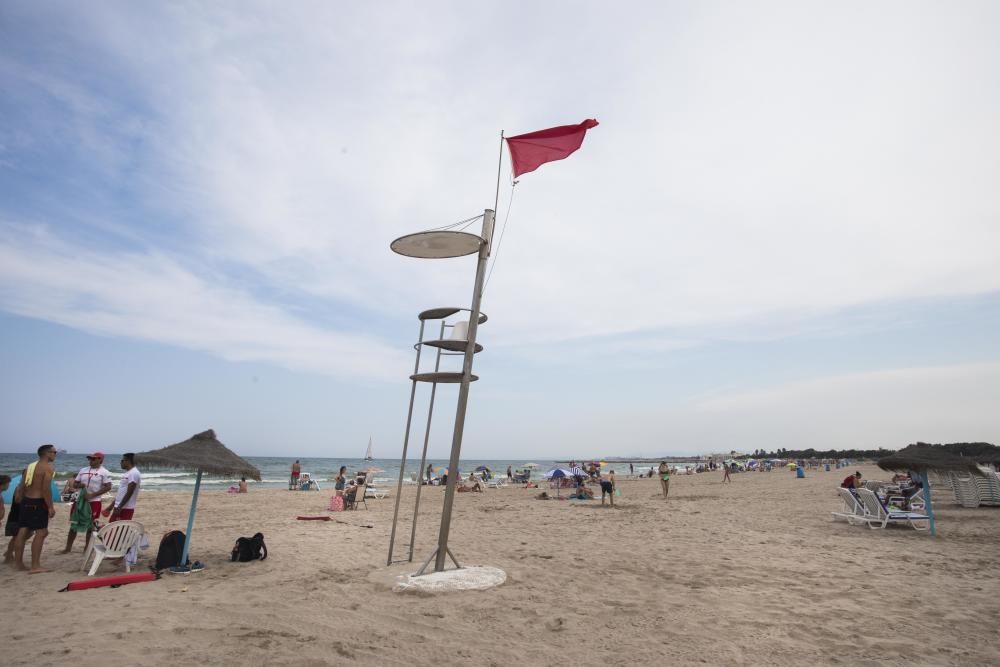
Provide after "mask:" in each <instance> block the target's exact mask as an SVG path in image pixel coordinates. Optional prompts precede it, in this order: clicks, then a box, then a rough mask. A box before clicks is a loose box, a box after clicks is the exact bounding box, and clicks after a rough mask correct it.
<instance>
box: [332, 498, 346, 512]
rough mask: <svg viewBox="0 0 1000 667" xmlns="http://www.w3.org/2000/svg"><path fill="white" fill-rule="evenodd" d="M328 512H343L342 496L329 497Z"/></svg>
mask: <svg viewBox="0 0 1000 667" xmlns="http://www.w3.org/2000/svg"><path fill="white" fill-rule="evenodd" d="M330 511H331V512H343V511H344V497H343V496H330Z"/></svg>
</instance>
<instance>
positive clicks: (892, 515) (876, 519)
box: [858, 489, 930, 530]
mask: <svg viewBox="0 0 1000 667" xmlns="http://www.w3.org/2000/svg"><path fill="white" fill-rule="evenodd" d="M858 498H859V499H860V500H861V504H862V505H863V506H864V508H865V511H866V512H867V513H868V515H867V516H866V517H865V518H864V521H865V522H866V523H867V524H868V527H869V528H872V529H876V528H885V527H886V526H888V525H889V524H893V523H907V524H909V525H910V527H911V528H913V529H914V530H927V529H928V528H930V518H929V517H928V516H927V515H926V514H921V513H919V512H896V511H889V510H887V509H886V508H885V507H883V506H882V503H881V502H880V501H879V499H878V496H876V495H875V492H874V491H872V490H871V489H858Z"/></svg>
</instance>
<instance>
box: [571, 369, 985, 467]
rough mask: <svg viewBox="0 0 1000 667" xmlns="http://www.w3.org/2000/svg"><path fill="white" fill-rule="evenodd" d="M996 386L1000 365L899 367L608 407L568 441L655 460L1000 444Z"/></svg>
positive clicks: (583, 422) (582, 422)
mask: <svg viewBox="0 0 1000 667" xmlns="http://www.w3.org/2000/svg"><path fill="white" fill-rule="evenodd" d="M997 392H1000V363H977V364H960V365H952V366H938V367H927V368H897V369H891V370H885V371H877V372H868V373H855V374H849V375H840V376H832V377H820V378H814V379H812V380H808V381H803V382H793V383H785V384H780V385H776V386H770V387H765V388H761V389H756V390H752V391H741V392H733V393H722V394H717V395H714V396H703V397H701V398H694V399H691V400H688V401H685V402H683V403H682V404H680V405H677V406H676V407H664V408H663V409H661V410H659V411H654V410H651V409H650V406H649V405H645V404H644V405H642V406H640V408H639V409H635V410H625V411H619V410H609V411H608V412H607V413H603V414H601V415H600V417H586V418H583V419H581V420H580V421H579V423H577V424H574V425H573V426H571V427H570V432H569V433H567V434H566V436H565V438H566V440H567V441H575V440H576V439H577V438H579V439H580V440H581V441H584V442H595V441H596V442H608V443H614V444H613V445H612V446H609V449H608V450H602V451H594V452H589V453H592V454H594V455H601V454H603V453H607V452H610V451H616V452H618V453H621V454H626V455H628V454H639V453H641V454H646V455H650V456H657V455H662V454H691V453H707V452H718V451H727V452H728V451H730V450H732V449H735V450H737V451H753V450H754V449H757V448H764V449H768V450H772V449H776V448H786V449H805V448H809V447H813V448H816V449H830V448H833V449H846V448H855V447H865V448H869V447H871V448H874V447H888V448H898V447H903V446H905V445H907V444H909V443H912V442H917V441H923V442H974V441H989V442H995V441H997V440H998V439H1000V429H998V428H997V425H996V420H995V419H993V417H992V415H993V413H994V412H995V410H994V409H993V404H994V397H995V396H997ZM565 453H567V454H570V453H574V454H578V451H577V452H569V451H567V452H565Z"/></svg>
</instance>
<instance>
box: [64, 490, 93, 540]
mask: <svg viewBox="0 0 1000 667" xmlns="http://www.w3.org/2000/svg"><path fill="white" fill-rule="evenodd" d="M93 523H94V515H93V513H92V512H91V510H90V503H88V502H87V501H86V500H84V499H83V494H81V495H79V496H77V498H76V501H75V502H74V503H73V509H72V510H70V515H69V529H70V530H72V531H73V532H74V533H86V532H87V531H88V530H90V527H91V526H92V525H93Z"/></svg>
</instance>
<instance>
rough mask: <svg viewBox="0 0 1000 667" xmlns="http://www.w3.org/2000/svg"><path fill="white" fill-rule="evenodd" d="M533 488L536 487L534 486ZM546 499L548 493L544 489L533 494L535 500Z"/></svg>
mask: <svg viewBox="0 0 1000 667" xmlns="http://www.w3.org/2000/svg"><path fill="white" fill-rule="evenodd" d="M535 488H538V487H537V486H536V487H535ZM548 499H549V494H548V493H546V492H545V491H542V492H541V493H539V494H538V495H537V496H535V500H548Z"/></svg>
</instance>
